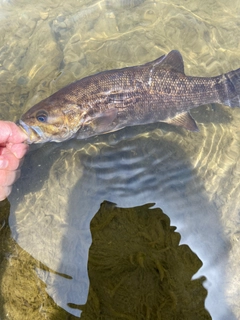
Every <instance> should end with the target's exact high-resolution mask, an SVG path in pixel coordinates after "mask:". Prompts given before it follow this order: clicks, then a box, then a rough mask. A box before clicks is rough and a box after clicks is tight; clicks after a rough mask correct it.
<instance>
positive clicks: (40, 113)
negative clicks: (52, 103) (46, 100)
mask: <svg viewBox="0 0 240 320" xmlns="http://www.w3.org/2000/svg"><path fill="white" fill-rule="evenodd" d="M36 118H37V120H38V121H39V122H47V118H48V114H47V112H46V111H38V113H37V114H36Z"/></svg>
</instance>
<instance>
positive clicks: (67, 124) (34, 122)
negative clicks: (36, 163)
mask: <svg viewBox="0 0 240 320" xmlns="http://www.w3.org/2000/svg"><path fill="white" fill-rule="evenodd" d="M83 121H84V117H83V112H81V110H80V108H79V106H78V105H76V104H71V103H69V104H68V103H64V104H63V105H62V106H61V104H57V103H56V102H55V101H51V99H50V100H49V98H48V99H45V100H43V101H41V102H39V103H38V104H36V105H35V106H33V107H32V108H30V109H29V110H28V111H27V112H26V113H24V114H23V115H22V116H21V118H20V119H19V121H18V126H19V127H20V128H21V129H22V130H23V131H24V132H25V133H26V134H27V135H28V140H27V143H29V144H31V143H44V142H49V141H55V142H61V141H64V140H68V139H71V138H73V137H74V136H75V134H76V133H77V131H78V130H79V129H80V128H81V126H82V124H83Z"/></svg>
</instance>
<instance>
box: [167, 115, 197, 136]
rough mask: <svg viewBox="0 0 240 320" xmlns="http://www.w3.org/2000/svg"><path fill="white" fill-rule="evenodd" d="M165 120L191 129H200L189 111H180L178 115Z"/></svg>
mask: <svg viewBox="0 0 240 320" xmlns="http://www.w3.org/2000/svg"><path fill="white" fill-rule="evenodd" d="M163 122H166V123H169V124H173V125H175V126H179V127H183V128H185V129H187V130H190V131H199V129H198V126H197V124H196V122H195V120H194V119H193V118H192V116H191V115H190V113H189V112H183V113H180V114H178V115H177V116H176V117H174V118H171V119H167V120H164V121H163Z"/></svg>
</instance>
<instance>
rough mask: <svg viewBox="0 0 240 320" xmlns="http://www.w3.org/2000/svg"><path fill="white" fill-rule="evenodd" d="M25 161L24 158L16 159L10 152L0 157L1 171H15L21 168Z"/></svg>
mask: <svg viewBox="0 0 240 320" xmlns="http://www.w3.org/2000/svg"><path fill="white" fill-rule="evenodd" d="M23 159H24V158H22V159H18V158H16V157H15V155H14V154H13V153H11V152H10V151H9V153H6V154H4V155H1V156H0V170H1V169H5V170H8V171H14V170H16V169H18V168H20V167H21V165H22V163H23Z"/></svg>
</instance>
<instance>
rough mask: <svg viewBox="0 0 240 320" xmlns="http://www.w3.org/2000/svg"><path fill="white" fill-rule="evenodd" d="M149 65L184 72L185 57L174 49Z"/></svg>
mask: <svg viewBox="0 0 240 320" xmlns="http://www.w3.org/2000/svg"><path fill="white" fill-rule="evenodd" d="M147 65H152V66H153V67H155V68H156V67H157V68H161V69H167V70H172V71H175V72H180V73H183V74H184V64H183V58H182V55H181V53H180V52H179V51H177V50H172V51H170V52H169V53H168V54H167V55H164V56H161V57H160V58H158V59H156V60H154V61H152V62H150V63H148V64H147Z"/></svg>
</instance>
